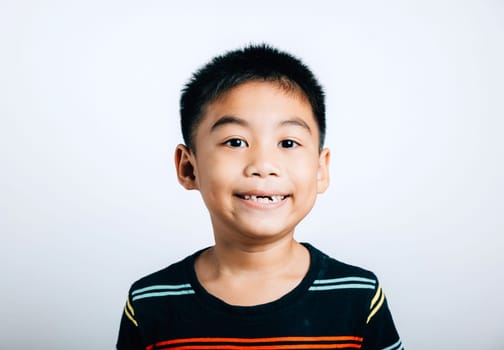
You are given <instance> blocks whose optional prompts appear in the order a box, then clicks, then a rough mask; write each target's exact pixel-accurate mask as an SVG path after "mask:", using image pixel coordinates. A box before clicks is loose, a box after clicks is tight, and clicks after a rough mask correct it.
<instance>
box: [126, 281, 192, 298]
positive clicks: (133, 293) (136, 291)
mask: <svg viewBox="0 0 504 350" xmlns="http://www.w3.org/2000/svg"><path fill="white" fill-rule="evenodd" d="M182 288H191V285H190V284H188V283H187V284H175V285H169V284H166V285H156V286H150V287H145V288H140V289H136V290H134V291H133V292H132V293H131V295H135V294H139V293H143V292H147V291H151V290H158V289H168V290H170V289H182Z"/></svg>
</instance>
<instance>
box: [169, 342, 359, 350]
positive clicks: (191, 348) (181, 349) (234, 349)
mask: <svg viewBox="0 0 504 350" xmlns="http://www.w3.org/2000/svg"><path fill="white" fill-rule="evenodd" d="M361 346H362V345H361V344H355V343H348V344H296V345H294V344H290V345H254V346H246V348H247V349H250V350H276V349H348V348H352V349H360V348H361ZM169 349H170V350H213V349H216V350H219V349H222V350H241V349H244V345H182V346H175V347H171V348H169Z"/></svg>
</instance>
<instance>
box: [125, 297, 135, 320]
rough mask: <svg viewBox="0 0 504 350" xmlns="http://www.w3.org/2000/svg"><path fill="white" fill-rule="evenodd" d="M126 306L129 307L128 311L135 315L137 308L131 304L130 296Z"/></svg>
mask: <svg viewBox="0 0 504 350" xmlns="http://www.w3.org/2000/svg"><path fill="white" fill-rule="evenodd" d="M126 306H127V307H128V311H129V312H130V313H131V315H132V316H135V310H133V306H131V303H130V300H129V298H128V300H127V301H126Z"/></svg>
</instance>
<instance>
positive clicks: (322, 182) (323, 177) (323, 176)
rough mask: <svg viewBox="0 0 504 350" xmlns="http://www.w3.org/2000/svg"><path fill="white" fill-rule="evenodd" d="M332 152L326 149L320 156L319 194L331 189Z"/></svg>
mask: <svg viewBox="0 0 504 350" xmlns="http://www.w3.org/2000/svg"><path fill="white" fill-rule="evenodd" d="M330 159H331V152H330V151H329V149H328V148H324V149H323V150H322V151H321V152H320V155H319V165H318V170H317V193H324V192H325V191H326V190H327V187H329V161H330Z"/></svg>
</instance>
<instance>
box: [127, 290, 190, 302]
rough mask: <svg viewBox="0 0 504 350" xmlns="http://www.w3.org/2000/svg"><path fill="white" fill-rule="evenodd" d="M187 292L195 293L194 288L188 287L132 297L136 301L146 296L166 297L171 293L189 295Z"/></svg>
mask: <svg viewBox="0 0 504 350" xmlns="http://www.w3.org/2000/svg"><path fill="white" fill-rule="evenodd" d="M187 294H194V290H192V289H186V290H179V291H170V292H153V293H144V294H140V295H137V296H134V297H133V298H132V301H135V300H138V299H144V298H155V297H165V296H169V295H187Z"/></svg>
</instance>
